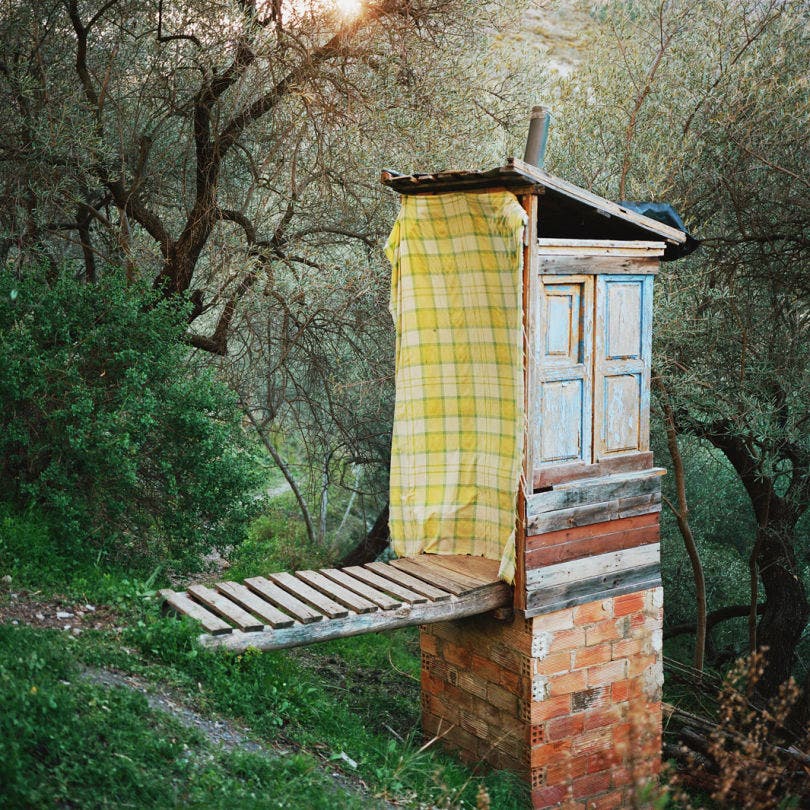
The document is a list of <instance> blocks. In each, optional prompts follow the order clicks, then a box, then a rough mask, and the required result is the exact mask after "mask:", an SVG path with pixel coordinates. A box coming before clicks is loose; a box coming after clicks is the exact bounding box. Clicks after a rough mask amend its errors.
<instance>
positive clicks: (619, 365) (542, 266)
mask: <svg viewBox="0 0 810 810" xmlns="http://www.w3.org/2000/svg"><path fill="white" fill-rule="evenodd" d="M663 250H664V246H663V244H662V243H660V242H619V241H593V240H590V241H588V240H575V239H560V240H553V239H538V240H537V245H536V251H537V252H536V255H535V261H534V264H535V266H536V270H537V275H536V277H535V278H533V280H532V286H533V291H532V294H531V295H530V296H529V301H530V306H531V311H530V312H529V333H530V335H531V341H530V346H531V354H532V357H531V363H530V367H531V371H530V373H529V377H528V382H529V392H530V400H531V401H530V403H529V408H528V413H529V418H530V425H529V433H530V437H529V448H530V450H529V453H530V456H531V463H532V467H531V469H532V476H531V477H532V482H533V485H534V486H535V487H540V486H547V485H549V484H555V483H557V482H559V481H563V480H570V479H571V478H576V477H589V476H591V475H592V474H594V471H593V469H591V467H592V465H598V464H600V463H601V464H603V465H605V466H607V464H608V463H611V464H622V465H623V466H624V468H626V469H632V468H635V469H640V468H643V467H646V466H649V463H648V462H647V461H646V460H645V459H644V458H641V456H642V455H643V454H647V452H648V450H649V407H650V362H651V341H652V295H653V277H654V274H655V273H656V272H657V270H658V261H659V257H660V256H661V255H662V254H663ZM634 457H639V458H638V463H634V461H633V458H634ZM605 471H606V472H607V470H605ZM595 474H596V475H601V474H602V472H601V471H599V472H596V473H595Z"/></svg>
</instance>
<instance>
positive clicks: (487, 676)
mask: <svg viewBox="0 0 810 810" xmlns="http://www.w3.org/2000/svg"><path fill="white" fill-rule="evenodd" d="M382 180H383V182H384V183H385V184H387V185H389V186H390V187H391V188H393V189H395V190H396V191H397V192H399V193H400V194H403V195H436V194H458V193H462V194H465V193H469V194H481V193H486V192H487V191H495V190H503V189H507V190H509V191H510V192H512V193H513V194H514V195H515V196H516V198H517V200H518V201H519V203H520V205H521V206H522V208H523V209H524V211H525V212H526V215H527V224H526V230H525V238H524V240H523V242H524V245H523V257H522V258H523V261H522V268H523V325H524V353H523V356H524V382H525V414H526V420H525V425H526V427H525V437H524V442H523V447H524V450H523V458H522V468H523V475H522V478H521V484H520V487H519V492H518V494H517V498H516V504H517V511H516V514H515V521H516V534H515V547H516V548H515V555H516V559H515V571H514V580H515V588H514V602H513V607H514V616H513V617H512V618H511V619H510V620H508V621H497V620H494V619H492V618H491V617H489V616H487V617H484V616H480V617H476V618H472V619H466V620H463V621H457V622H447V623H440V624H431V625H425V626H423V627H422V653H423V676H422V683H423V723H424V727H425V730H426V732H427V733H428V734H431V735H437V736H441V737H442V738H443V740H444V741H445V743H447V744H449V745H450V746H451V747H453V748H455V749H457V750H458V751H459V752H460V754H461V755H462V756H463V757H465V758H467V759H469V760H471V761H480V760H485V761H488V762H490V763H492V764H493V765H495V766H497V767H505V768H509V769H511V770H514V771H516V772H518V773H521V774H524V775H525V777H526V778H527V780H528V781H529V782H530V785H531V790H532V794H531V795H532V803H533V806H534V807H536V808H541V807H554V806H557V805H563V804H565V805H566V806H570V807H585V806H586V802H587V807H589V808H590V807H596V808H612V807H632V806H635V805H636V803H637V802H638V801H639V799H638V796H637V791H638V788H639V785H640V784H641V783H642V782H644V781H645V780H649V779H653V778H654V777H655V776H656V774H657V772H658V769H659V767H660V743H661V705H660V701H661V691H660V690H661V685H662V682H663V676H662V668H661V639H662V618H663V612H662V611H663V608H662V591H661V587H660V586H661V581H660V566H659V562H660V555H659V525H658V519H659V512H660V504H661V492H660V476H661V475H662V474H663V472H664V471H663V470H662V469H659V468H656V467H654V466H653V458H652V453H651V452H650V443H649V423H650V375H651V338H652V301H653V284H654V278H655V274H656V272H657V271H658V267H659V262H660V261H661V260H662V259H671V258H678V257H679V255H681V253H682V252H683V251H684V250H685V243H686V242H687V236H686V234H685V233H684V232H683V231H681V230H679V229H677V228H674V227H671V226H670V225H667V224H664V223H662V222H659V221H657V220H654V219H650V218H648V217H645V216H642V215H640V214H638V213H636V212H635V211H634V210H631V209H630V208H629V207H627V206H623V205H619V204H617V203H614V202H611V201H609V200H606V199H603V198H601V197H599V196H597V195H595V194H592V193H590V192H588V191H586V190H585V189H581V188H578V187H577V186H574V185H572V184H571V183H568V182H566V181H564V180H561V179H560V178H558V177H555V176H553V175H552V174H549V173H548V172H546V171H544V170H543V169H540V168H537V167H535V166H532V165H529V164H527V163H525V162H523V161H520V160H516V159H511V160H509V161H508V162H507V163H506V165H505V166H502V167H499V168H496V169H493V170H489V171H463V172H461V171H459V172H438V173H435V174H411V175H400V174H397V173H395V172H391V171H387V172H384V173H383V178H382Z"/></svg>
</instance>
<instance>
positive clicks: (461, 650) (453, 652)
mask: <svg viewBox="0 0 810 810" xmlns="http://www.w3.org/2000/svg"><path fill="white" fill-rule="evenodd" d="M442 654H443V655H444V658H445V660H446V661H447V662H448V663H450V664H453V665H455V666H457V667H461V668H462V669H469V668H470V666H471V664H472V653H471V652H470V651H469V650H468V649H466V648H465V647H460V646H459V645H458V644H453V642H452V641H445V642H444V644H443V645H442Z"/></svg>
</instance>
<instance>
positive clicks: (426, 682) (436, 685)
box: [421, 672, 445, 695]
mask: <svg viewBox="0 0 810 810" xmlns="http://www.w3.org/2000/svg"><path fill="white" fill-rule="evenodd" d="M421 682H422V691H423V692H425V693H427V694H430V695H439V694H441V693H442V692H443V691H444V688H445V683H444V681H442V680H440V679H439V678H436V677H434V676H433V675H431V674H430V673H429V672H422V677H421Z"/></svg>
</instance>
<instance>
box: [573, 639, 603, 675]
mask: <svg viewBox="0 0 810 810" xmlns="http://www.w3.org/2000/svg"><path fill="white" fill-rule="evenodd" d="M611 653H612V649H611V644H610V642H609V641H608V642H605V643H604V644H596V645H595V646H593V647H583V648H582V649H581V650H576V651H575V652H574V669H579V668H580V667H590V666H593V665H594V664H604V663H605V662H606V661H610V659H611Z"/></svg>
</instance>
